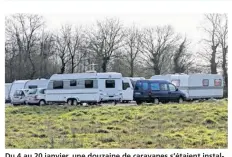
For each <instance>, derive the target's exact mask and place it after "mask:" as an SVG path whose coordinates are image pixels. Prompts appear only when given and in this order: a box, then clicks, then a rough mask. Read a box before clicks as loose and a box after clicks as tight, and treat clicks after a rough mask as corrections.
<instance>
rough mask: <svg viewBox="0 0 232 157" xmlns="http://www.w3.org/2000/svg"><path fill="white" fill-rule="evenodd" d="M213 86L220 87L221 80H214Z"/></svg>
mask: <svg viewBox="0 0 232 157" xmlns="http://www.w3.org/2000/svg"><path fill="white" fill-rule="evenodd" d="M214 86H222V80H221V79H215V80H214Z"/></svg>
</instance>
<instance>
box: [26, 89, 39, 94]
mask: <svg viewBox="0 0 232 157" xmlns="http://www.w3.org/2000/svg"><path fill="white" fill-rule="evenodd" d="M36 92H37V89H31V90H29V92H28V94H35V93H36Z"/></svg>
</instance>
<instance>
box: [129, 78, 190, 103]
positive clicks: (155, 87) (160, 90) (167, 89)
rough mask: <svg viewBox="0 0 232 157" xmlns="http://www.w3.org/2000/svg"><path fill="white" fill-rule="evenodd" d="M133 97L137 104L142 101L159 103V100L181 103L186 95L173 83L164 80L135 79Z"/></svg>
mask: <svg viewBox="0 0 232 157" xmlns="http://www.w3.org/2000/svg"><path fill="white" fill-rule="evenodd" d="M133 98H134V100H135V101H136V103H137V104H138V105H139V104H141V103H143V102H149V103H155V104H159V102H162V103H167V102H170V101H172V102H179V103H182V102H183V101H184V100H185V99H186V96H185V94H184V93H183V92H181V91H180V90H179V89H178V88H177V87H176V86H175V85H173V84H172V83H170V82H168V81H166V80H138V81H136V84H135V88H134V93H133Z"/></svg>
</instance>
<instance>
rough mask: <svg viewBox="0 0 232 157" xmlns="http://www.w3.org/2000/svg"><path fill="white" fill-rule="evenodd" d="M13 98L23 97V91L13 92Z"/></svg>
mask: <svg viewBox="0 0 232 157" xmlns="http://www.w3.org/2000/svg"><path fill="white" fill-rule="evenodd" d="M14 96H23V91H21V90H16V91H15V92H14Z"/></svg>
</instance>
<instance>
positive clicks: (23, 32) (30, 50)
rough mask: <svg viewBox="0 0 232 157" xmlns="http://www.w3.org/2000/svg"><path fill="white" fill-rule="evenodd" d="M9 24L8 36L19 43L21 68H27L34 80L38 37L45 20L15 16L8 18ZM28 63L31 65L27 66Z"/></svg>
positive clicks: (36, 16)
mask: <svg viewBox="0 0 232 157" xmlns="http://www.w3.org/2000/svg"><path fill="white" fill-rule="evenodd" d="M8 24H9V25H8V26H7V29H6V34H7V35H9V34H11V35H10V36H11V37H12V38H14V39H13V40H14V41H16V43H17V46H18V48H17V49H18V50H17V51H18V53H17V55H18V57H19V59H18V61H19V68H27V69H28V70H27V72H29V74H28V75H29V78H30V79H32V78H34V76H35V74H36V66H35V62H34V56H35V55H37V49H38V43H39V42H38V41H39V37H38V36H39V34H40V30H41V28H42V27H43V25H44V20H43V18H42V17H41V16H39V15H34V14H15V15H13V16H11V17H10V18H8ZM25 61H26V62H25ZM27 61H29V63H30V65H26V64H27ZM22 64H23V65H22ZM21 65H22V66H21ZM21 70H23V69H21Z"/></svg>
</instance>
